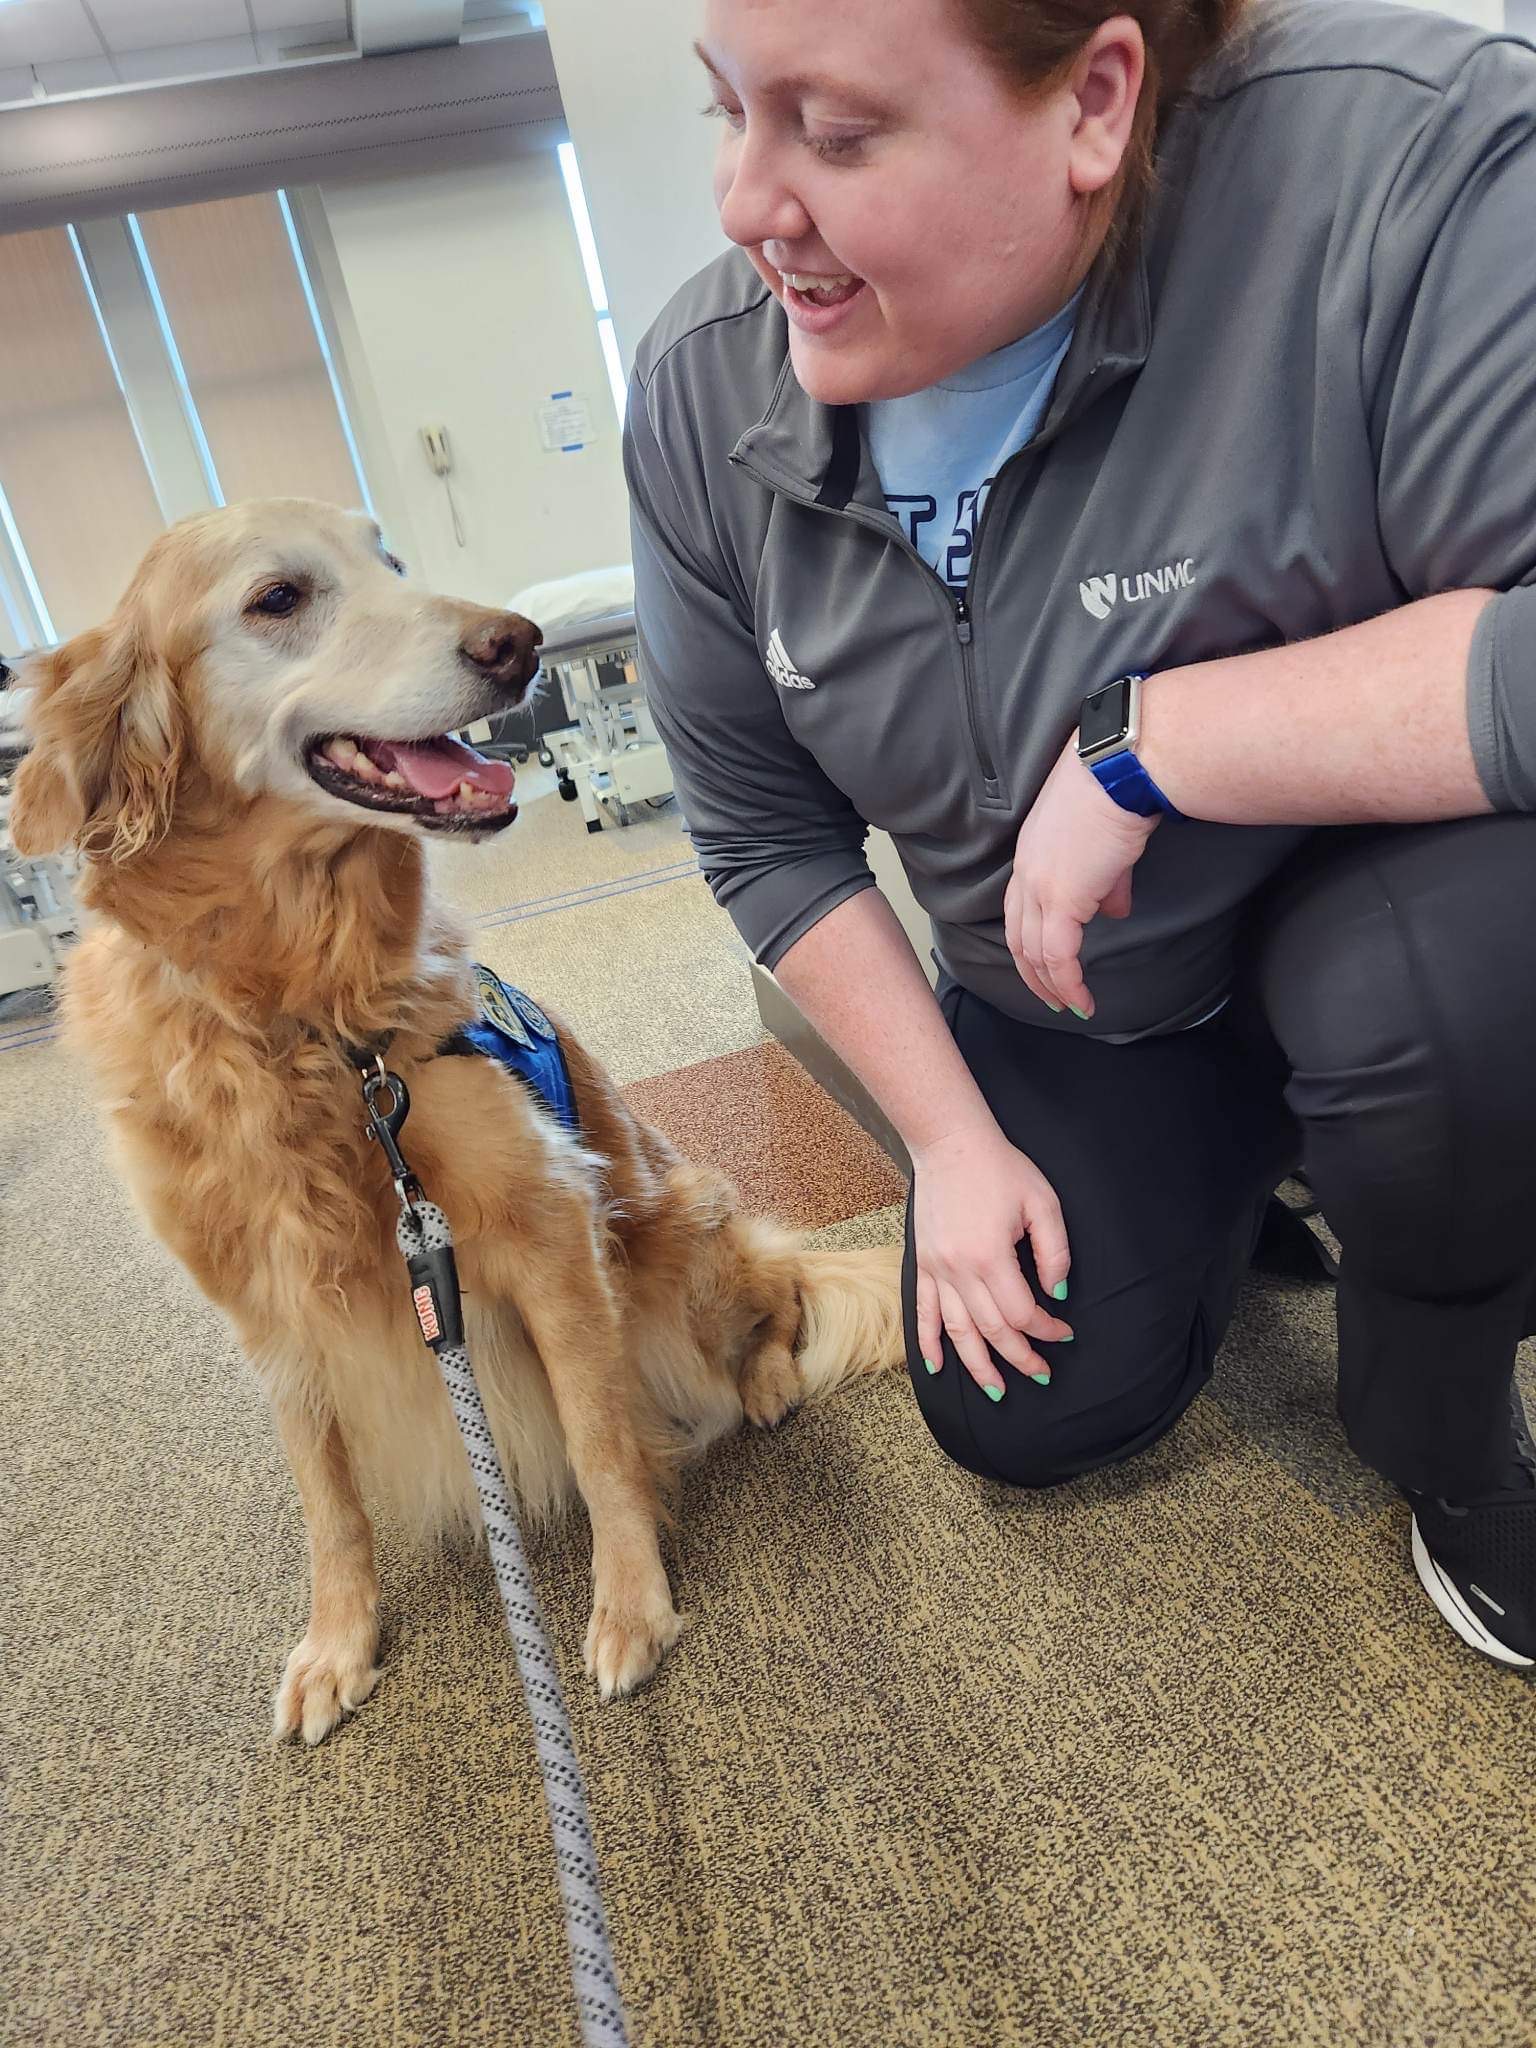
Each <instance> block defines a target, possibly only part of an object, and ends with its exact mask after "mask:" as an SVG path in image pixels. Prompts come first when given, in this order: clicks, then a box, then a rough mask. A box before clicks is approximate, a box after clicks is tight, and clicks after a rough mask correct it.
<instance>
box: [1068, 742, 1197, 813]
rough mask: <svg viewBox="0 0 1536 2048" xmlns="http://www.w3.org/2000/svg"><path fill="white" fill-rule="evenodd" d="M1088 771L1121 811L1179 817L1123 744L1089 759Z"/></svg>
mask: <svg viewBox="0 0 1536 2048" xmlns="http://www.w3.org/2000/svg"><path fill="white" fill-rule="evenodd" d="M1087 766H1088V769H1089V772H1090V773H1091V774H1092V775H1093V776H1094V777H1095V778H1096V779H1097V781H1098V785H1099V787H1100V789H1102V790H1104V791H1105V792H1106V793H1107V794H1108V795H1110V796H1112V797H1113V798H1114V800H1115V802H1116V803H1117V804H1118V805H1119V806H1120V808H1121V810H1122V811H1134V812H1135V813H1136V815H1137V817H1138V818H1160V817H1161V818H1180V817H1182V816H1183V815H1184V814H1183V812H1182V811H1177V810H1175V809H1174V807H1173V805H1172V804H1171V803H1169V801H1168V799H1167V797H1165V796H1164V795H1163V792H1162V791H1161V790H1160V789H1159V788H1158V786H1157V784H1156V783H1155V782H1154V781H1153V780H1152V778H1151V776H1150V775H1149V774H1148V773H1147V771H1146V769H1145V768H1143V767H1142V765H1141V763H1140V762H1139V761H1138V760H1137V758H1136V756H1135V755H1134V754H1133V753H1132V752H1131V751H1130V749H1129V748H1128V747H1127V748H1126V749H1125V750H1124V751H1123V752H1121V753H1118V754H1107V755H1106V756H1105V757H1104V758H1103V759H1102V760H1099V761H1090V762H1088V764H1087Z"/></svg>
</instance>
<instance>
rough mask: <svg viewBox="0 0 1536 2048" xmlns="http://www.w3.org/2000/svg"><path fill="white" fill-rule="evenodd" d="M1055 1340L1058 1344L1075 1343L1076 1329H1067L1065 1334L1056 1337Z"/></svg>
mask: <svg viewBox="0 0 1536 2048" xmlns="http://www.w3.org/2000/svg"><path fill="white" fill-rule="evenodd" d="M1056 1342H1057V1343H1058V1344H1075V1343H1076V1342H1077V1332H1076V1330H1068V1332H1067V1334H1066V1335H1065V1337H1058V1338H1057V1339H1056Z"/></svg>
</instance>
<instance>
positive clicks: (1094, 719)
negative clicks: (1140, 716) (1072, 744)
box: [1077, 682, 1131, 754]
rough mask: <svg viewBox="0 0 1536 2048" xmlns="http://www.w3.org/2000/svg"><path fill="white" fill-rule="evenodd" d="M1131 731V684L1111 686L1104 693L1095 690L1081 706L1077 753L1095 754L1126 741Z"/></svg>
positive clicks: (1121, 683)
mask: <svg viewBox="0 0 1536 2048" xmlns="http://www.w3.org/2000/svg"><path fill="white" fill-rule="evenodd" d="M1130 731H1131V686H1130V683H1129V682H1118V683H1111V684H1110V686H1109V688H1108V689H1107V690H1095V692H1094V693H1093V695H1092V696H1091V697H1090V698H1089V699H1088V701H1087V703H1086V704H1084V706H1083V714H1082V718H1081V721H1080V722H1079V725H1078V728H1077V733H1078V747H1079V750H1080V751H1081V752H1082V753H1084V754H1094V753H1097V752H1098V751H1099V749H1100V748H1101V747H1111V746H1114V745H1115V744H1116V743H1117V742H1119V741H1123V740H1126V739H1128V738H1129V737H1130Z"/></svg>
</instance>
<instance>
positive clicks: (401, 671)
mask: <svg viewBox="0 0 1536 2048" xmlns="http://www.w3.org/2000/svg"><path fill="white" fill-rule="evenodd" d="M540 637H541V636H540V634H539V631H538V628H537V627H536V626H534V625H532V624H530V622H529V621H528V620H527V619H524V618H520V617H519V616H518V615H517V614H516V613H515V612H500V611H491V610H487V609H486V608H484V607H483V606H479V605H472V604H465V603H462V602H460V601H459V600H458V599H456V598H447V597H434V596H432V595H430V594H429V593H427V592H425V591H422V590H420V589H416V588H413V587H412V585H411V584H410V583H409V582H408V581H407V580H406V578H405V574H404V570H403V568H402V565H401V564H400V563H399V562H398V561H397V560H396V559H395V558H394V556H393V555H391V554H390V553H389V552H388V550H387V549H386V548H385V546H384V544H383V542H382V540H381V538H380V535H379V529H378V527H377V526H376V525H375V524H374V522H373V521H372V520H371V519H369V518H367V517H365V516H364V515H363V514H361V513H349V512H341V511H338V510H337V509H336V508H335V507H333V506H329V505H319V504H313V503H311V502H309V501H307V500H303V499H273V500H262V501H253V502H251V503H247V504H242V505H234V506H231V507H229V508H228V509H227V510H225V511H221V512H212V513H207V514H204V515H202V516H200V517H198V518H195V519H190V520H185V521H183V522H182V524H181V525H179V526H176V527H173V528H172V529H171V530H170V532H168V533H166V534H163V535H162V536H161V538H160V539H159V540H158V541H157V542H156V543H155V545H154V546H153V547H152V548H151V549H150V551H149V553H148V555H147V556H146V557H145V559H144V562H143V564H142V565H141V567H140V568H139V571H138V573H137V575H136V576H135V577H134V579H133V582H132V583H131V585H130V586H129V589H128V591H127V593H126V595H125V596H124V598H123V601H122V603H121V604H120V605H119V607H118V609H117V611H116V613H115V614H114V615H113V617H112V618H111V619H109V620H108V621H107V623H106V624H105V625H104V626H98V627H95V628H93V629H92V630H91V631H89V632H86V633H82V634H80V635H79V636H78V637H77V638H75V639H74V640H71V641H69V642H68V643H67V644H66V645H65V646H63V647H60V648H59V649H57V650H56V651H55V652H54V653H52V654H49V655H46V656H41V657H38V658H37V659H36V660H35V661H34V662H33V663H32V664H31V665H30V666H29V668H28V670H27V671H26V674H25V680H26V682H27V683H29V684H31V685H33V686H34V687H33V689H32V692H31V703H30V707H29V712H28V722H29V725H30V727H31V733H32V748H31V751H30V753H29V754H28V756H27V758H26V760H25V762H24V763H23V765H22V768H21V770H20V773H19V775H18V777H17V782H16V794H15V802H14V807H13V810H12V816H11V831H12V836H13V838H14V840H15V843H16V845H17V846H18V847H19V848H20V849H21V850H22V851H23V852H24V853H31V854H41V853H50V852H56V851H59V850H60V849H62V848H63V847H65V846H71V845H73V846H78V847H80V848H81V849H82V850H83V851H84V852H85V854H86V855H87V857H88V858H90V859H93V860H96V861H104V862H114V863H121V862H125V861H128V860H131V859H132V858H133V857H134V856H135V855H137V854H140V853H142V852H143V851H145V850H146V849H147V848H149V847H151V846H153V845H155V844H157V843H158V842H159V841H160V840H161V839H163V838H164V837H165V835H166V834H167V832H168V831H169V830H170V829H171V825H172V822H173V819H174V817H175V814H176V809H177V803H178V798H179V796H180V795H181V794H182V792H183V791H184V790H185V789H186V788H187V787H188V786H189V785H190V784H191V783H193V782H194V781H195V782H196V783H197V785H198V787H199V788H200V790H201V791H202V793H203V797H204V800H205V807H207V800H208V799H209V798H210V797H211V798H212V799H213V803H212V807H211V815H215V816H217V815H218V814H219V807H218V799H220V798H221V797H222V798H223V799H224V800H225V801H226V803H227V804H234V805H238V804H239V803H240V801H241V800H242V799H243V800H245V801H246V802H251V801H254V800H258V799H261V798H275V799H280V800H283V801H284V802H286V803H287V804H289V805H292V806H294V807H295V808H296V809H297V811H298V812H300V813H301V814H303V815H304V816H305V817H307V818H311V819H314V820H317V821H323V820H325V819H330V820H331V821H333V822H337V823H340V824H342V825H344V826H345V825H348V824H352V825H355V824H357V823H358V822H359V821H360V817H361V816H366V818H367V819H368V820H369V821H370V822H372V823H375V824H378V825H382V826H385V827H389V828H392V829H394V830H397V831H405V832H417V831H431V832H454V833H468V834H483V833H488V832H496V831H500V830H501V829H502V828H503V827H504V826H506V825H509V824H510V823H511V822H512V820H513V818H514V817H515V816H516V815H517V811H516V806H515V805H514V804H513V802H512V773H511V770H510V769H509V768H508V767H507V766H506V765H505V764H504V763H499V762H493V761H486V760H483V759H482V758H481V757H480V756H479V755H478V754H476V753H475V752H474V751H473V750H472V749H471V748H468V747H466V746H464V745H463V743H462V742H461V741H459V740H456V739H453V738H451V737H450V735H451V734H452V733H453V732H455V731H456V730H457V729H459V728H460V727H463V726H466V725H470V724H473V723H474V722H475V721H476V720H477V719H482V718H488V717H491V716H493V715H495V714H497V713H499V712H502V711H505V710H508V709H509V708H510V707H512V706H514V705H516V704H519V703H521V702H522V701H523V699H524V698H525V697H526V696H527V694H528V691H529V688H530V685H531V684H532V682H533V679H534V677H535V675H536V674H537V671H538V655H537V652H536V649H537V648H538V645H539V640H540Z"/></svg>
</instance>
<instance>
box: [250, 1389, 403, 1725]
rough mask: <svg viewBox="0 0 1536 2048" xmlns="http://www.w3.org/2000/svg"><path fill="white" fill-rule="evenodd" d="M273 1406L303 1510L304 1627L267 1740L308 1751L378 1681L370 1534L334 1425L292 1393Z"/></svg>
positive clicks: (276, 1397) (282, 1392)
mask: <svg viewBox="0 0 1536 2048" xmlns="http://www.w3.org/2000/svg"><path fill="white" fill-rule="evenodd" d="M273 1406H274V1408H275V1409H276V1412H277V1426H278V1430H279V1432H280V1434H281V1436H282V1439H283V1448H284V1449H285V1450H286V1451H287V1453H288V1462H289V1464H290V1465H291V1466H292V1467H293V1476H294V1478H295V1479H296V1480H297V1481H298V1487H299V1498H300V1501H301V1502H302V1503H303V1508H304V1529H305V1534H306V1535H307V1537H308V1539H309V1572H310V1609H309V1627H308V1629H307V1630H306V1632H305V1635H304V1639H303V1641H302V1642H300V1643H299V1644H298V1646H297V1647H296V1648H295V1649H294V1651H293V1652H292V1654H291V1655H290V1656H289V1659H288V1665H287V1668H286V1670H285V1671H284V1672H283V1679H282V1683H281V1685H279V1687H278V1689H277V1697H276V1699H275V1700H274V1701H273V1711H272V1732H273V1735H274V1737H275V1738H276V1739H277V1740H279V1741H281V1740H282V1739H283V1738H284V1737H286V1736H289V1735H302V1736H303V1737H304V1740H305V1741H306V1742H310V1743H314V1742H319V1741H321V1740H322V1738H323V1737H325V1736H326V1735H328V1734H329V1733H330V1732H331V1730H332V1729H333V1728H334V1727H335V1726H336V1723H337V1722H338V1721H339V1720H340V1719H341V1717H342V1715H343V1714H349V1713H351V1712H352V1710H353V1709H354V1708H355V1707H360V1706H361V1705H362V1703H363V1701H364V1700H365V1699H367V1697H368V1695H369V1693H371V1692H372V1691H373V1688H374V1686H375V1685H376V1684H377V1682H378V1677H379V1674H378V1671H377V1670H376V1669H375V1667H374V1662H373V1659H374V1653H375V1652H376V1651H377V1649H378V1644H379V1624H378V1605H379V1580H378V1573H377V1572H376V1571H375V1569H374V1562H373V1530H372V1528H371V1526H370V1524H369V1521H368V1516H367V1514H366V1512H365V1511H364V1508H363V1503H362V1501H361V1499H360V1498H359V1496H358V1491H357V1482H356V1480H355V1479H354V1478H353V1475H352V1461H351V1459H350V1458H349V1457H348V1455H347V1447H346V1443H345V1441H344V1440H343V1438H342V1434H341V1429H340V1426H339V1425H338V1423H337V1422H336V1421H335V1419H334V1418H333V1417H331V1418H327V1417H322V1416H317V1415H316V1414H315V1412H314V1410H313V1408H312V1407H311V1406H310V1404H309V1402H308V1401H307V1400H306V1399H305V1398H304V1396H303V1394H302V1393H301V1392H299V1391H297V1390H296V1389H289V1388H282V1387H279V1388H277V1389H276V1390H274V1391H273Z"/></svg>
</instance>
